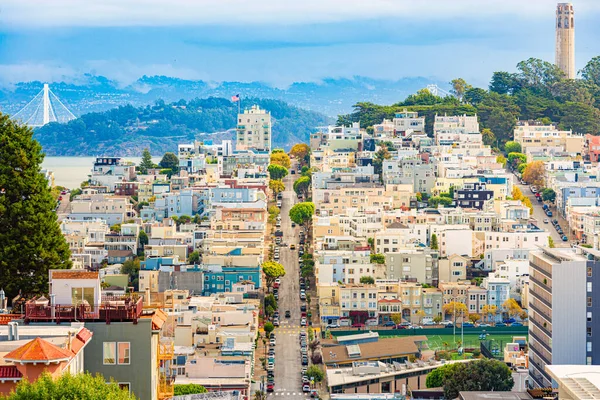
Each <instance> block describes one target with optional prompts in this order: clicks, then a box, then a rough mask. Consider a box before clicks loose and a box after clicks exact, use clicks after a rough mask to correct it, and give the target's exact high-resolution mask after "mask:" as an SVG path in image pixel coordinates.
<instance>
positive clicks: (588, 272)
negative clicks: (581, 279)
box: [587, 267, 592, 277]
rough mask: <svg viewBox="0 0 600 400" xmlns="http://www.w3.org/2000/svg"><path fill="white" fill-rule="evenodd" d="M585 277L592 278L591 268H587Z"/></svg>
mask: <svg viewBox="0 0 600 400" xmlns="http://www.w3.org/2000/svg"><path fill="white" fill-rule="evenodd" d="M587 276H589V277H591V276H592V267H587Z"/></svg>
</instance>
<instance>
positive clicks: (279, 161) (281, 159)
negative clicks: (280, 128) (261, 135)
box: [271, 152, 292, 169]
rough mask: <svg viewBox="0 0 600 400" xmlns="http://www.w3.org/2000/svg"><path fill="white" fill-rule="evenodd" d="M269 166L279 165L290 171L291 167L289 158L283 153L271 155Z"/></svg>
mask: <svg viewBox="0 0 600 400" xmlns="http://www.w3.org/2000/svg"><path fill="white" fill-rule="evenodd" d="M271 164H276V165H281V166H282V167H285V168H286V169H290V167H291V166H292V162H291V160H290V156H288V155H287V154H285V153H283V152H282V153H279V152H278V153H271Z"/></svg>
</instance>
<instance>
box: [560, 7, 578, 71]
mask: <svg viewBox="0 0 600 400" xmlns="http://www.w3.org/2000/svg"><path fill="white" fill-rule="evenodd" d="M556 66H557V67H559V68H560V69H561V70H562V71H563V72H564V73H565V76H566V77H567V78H569V79H575V11H573V4H572V3H558V5H557V6H556Z"/></svg>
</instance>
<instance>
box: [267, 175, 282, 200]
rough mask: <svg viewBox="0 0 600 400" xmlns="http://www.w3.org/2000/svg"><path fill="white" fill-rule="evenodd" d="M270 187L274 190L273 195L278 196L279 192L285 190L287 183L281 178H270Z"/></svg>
mask: <svg viewBox="0 0 600 400" xmlns="http://www.w3.org/2000/svg"><path fill="white" fill-rule="evenodd" d="M269 189H271V190H272V191H273V197H275V196H277V195H278V194H279V193H281V192H283V191H284V190H285V185H284V183H283V182H282V181H280V180H279V179H270V180H269Z"/></svg>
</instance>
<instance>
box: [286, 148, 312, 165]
mask: <svg viewBox="0 0 600 400" xmlns="http://www.w3.org/2000/svg"><path fill="white" fill-rule="evenodd" d="M290 154H291V155H292V156H294V157H296V159H298V160H299V161H300V162H301V163H303V164H304V163H307V162H308V160H307V158H308V156H309V155H310V147H309V146H308V145H307V144H306V143H297V144H295V145H293V146H292V149H291V150H290Z"/></svg>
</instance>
